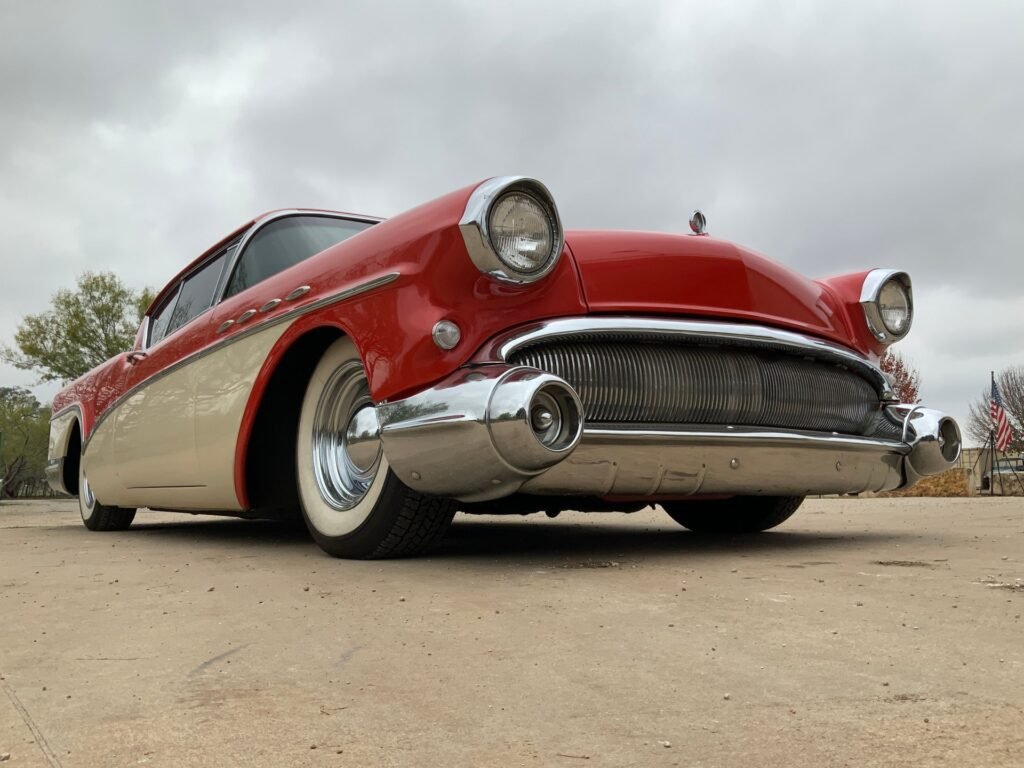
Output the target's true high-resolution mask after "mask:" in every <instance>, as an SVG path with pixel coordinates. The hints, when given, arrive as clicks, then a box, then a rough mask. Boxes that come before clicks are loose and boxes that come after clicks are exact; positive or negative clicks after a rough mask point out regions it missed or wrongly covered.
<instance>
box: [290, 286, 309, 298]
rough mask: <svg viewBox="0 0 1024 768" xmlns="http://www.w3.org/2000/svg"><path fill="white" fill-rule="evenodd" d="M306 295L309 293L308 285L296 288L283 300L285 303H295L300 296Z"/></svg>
mask: <svg viewBox="0 0 1024 768" xmlns="http://www.w3.org/2000/svg"><path fill="white" fill-rule="evenodd" d="M307 293H309V286H308V285H300V286H299V287H298V288H295V289H294V290H292V292H291V293H289V294H288V295H287V296H285V297H284V300H285V301H295V300H296V299H297V298H299V297H300V296H305V295H306V294H307Z"/></svg>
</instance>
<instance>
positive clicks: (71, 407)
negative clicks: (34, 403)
mask: <svg viewBox="0 0 1024 768" xmlns="http://www.w3.org/2000/svg"><path fill="white" fill-rule="evenodd" d="M70 411H75V412H77V413H78V420H79V422H81V421H82V406H80V405H79V404H78V403H71V404H70V405H65V406H64V407H63V408H61V409H60V410H59V411H54V412H52V413H51V414H50V423H51V424H52V423H53V422H54V420H55V419H59V418H60V417H61V416H63V415H64V414H65V413H69V412H70Z"/></svg>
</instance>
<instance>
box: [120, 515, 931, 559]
mask: <svg viewBox="0 0 1024 768" xmlns="http://www.w3.org/2000/svg"><path fill="white" fill-rule="evenodd" d="M577 519H578V518H577ZM122 535H126V536H128V537H146V538H149V539H161V540H163V541H165V542H167V543H175V544H187V545H189V546H204V545H214V546H217V547H219V548H230V549H237V548H248V549H252V548H263V547H265V548H267V549H270V548H271V547H273V548H281V547H286V548H288V549H289V550H300V549H308V551H309V553H310V554H311V555H317V556H324V557H326V555H322V553H321V552H320V550H319V549H318V548H317V547H316V545H315V544H314V543H313V541H312V539H311V537H310V535H309V533H308V532H307V531H306V529H305V528H304V527H303V526H302V525H298V524H284V523H277V522H272V521H264V520H240V519H236V518H223V519H211V518H209V517H202V518H197V519H189V518H183V519H182V520H181V521H180V522H179V521H167V520H160V521H154V522H152V523H148V522H146V521H145V516H144V514H142V515H139V516H138V517H137V518H136V520H135V523H134V525H133V526H132V528H131V530H130V531H128V532H127V533H126V534H122ZM920 538H921V536H920V532H916V533H911V532H900V531H851V532H836V531H828V532H825V531H814V530H808V529H807V528H806V527H805V528H801V527H799V526H798V525H794V526H793V528H792V529H790V530H787V528H786V527H785V526H783V527H781V528H778V529H776V530H773V531H768V532H765V533H760V534H750V535H732V536H712V535H704V534H696V533H692V532H690V531H687V530H685V529H683V528H674V527H661V526H656V525H652V526H645V527H641V526H637V525H635V524H632V523H629V522H627V518H625V517H620V516H617V515H609V516H608V517H607V518H606V519H604V520H601V521H600V522H596V523H595V522H591V521H589V520H588V521H587V522H586V523H585V524H580V523H579V522H573V521H572V519H571V518H569V519H566V520H564V521H563V520H548V519H546V518H543V517H541V516H531V517H529V518H521V519H512V520H510V519H507V518H506V519H495V518H477V517H471V516H468V515H458V516H456V519H455V522H454V523H453V524H452V527H451V529H450V530H449V531H448V534H447V535H446V536H445V537H444V539H442V541H441V542H440V543H439V544H438V545H437V546H436V547H435V548H434V549H432V550H431V551H430V552H429V553H428V554H427V555H425V556H424V559H428V560H431V561H437V560H449V561H459V562H468V561H473V560H478V561H480V562H489V563H495V562H497V561H496V560H495V558H501V557H504V556H507V557H515V558H517V559H522V558H529V559H540V560H552V559H554V560H558V561H561V560H566V561H581V562H582V563H583V564H582V565H580V567H588V564H589V567H601V566H602V565H605V564H606V563H605V561H607V563H615V562H619V561H624V560H634V559H649V558H652V557H672V558H677V559H678V558H684V559H685V558H693V557H707V556H712V557H714V556H717V555H721V554H726V553H727V554H729V555H730V556H736V555H737V554H740V555H751V554H756V553H759V552H774V553H778V552H792V553H798V552H800V551H803V550H811V549H814V548H819V549H822V548H824V549H826V550H827V548H828V547H830V546H837V545H840V546H843V547H844V548H848V547H850V546H855V547H858V548H860V547H865V548H872V549H879V548H885V547H889V546H892V545H893V544H896V543H900V542H901V541H909V540H911V539H913V540H915V541H919V540H920ZM566 567H571V566H566Z"/></svg>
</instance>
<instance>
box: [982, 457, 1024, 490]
mask: <svg viewBox="0 0 1024 768" xmlns="http://www.w3.org/2000/svg"><path fill="white" fill-rule="evenodd" d="M993 474H995V476H996V478H997V480H996V483H997V484H1002V485H1005V484H1006V483H1008V482H1009V483H1018V482H1019V483H1024V458H1016V459H1013V458H1007V459H996V465H995V469H994V471H993V472H986V473H985V474H983V475H982V476H981V490H983V491H987V490H988V489H989V488H991V487H992V475H993ZM1014 475H1016V476H1017V478H1019V480H1017V479H1014Z"/></svg>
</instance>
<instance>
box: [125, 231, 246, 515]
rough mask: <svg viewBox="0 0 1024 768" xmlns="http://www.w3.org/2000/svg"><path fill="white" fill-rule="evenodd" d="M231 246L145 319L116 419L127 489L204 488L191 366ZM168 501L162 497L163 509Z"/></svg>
mask: <svg viewBox="0 0 1024 768" xmlns="http://www.w3.org/2000/svg"><path fill="white" fill-rule="evenodd" d="M234 247H236V246H235V245H234V244H233V245H232V246H229V247H228V248H225V249H223V250H222V251H220V252H219V253H217V254H215V255H214V256H213V257H212V258H210V259H208V260H206V261H205V262H204V263H202V264H200V265H199V266H198V267H197V268H196V269H195V270H193V271H192V272H191V273H190V274H188V275H186V276H185V277H184V278H182V279H181V280H180V281H179V283H178V285H177V286H176V287H175V288H174V289H173V290H171V291H169V292H167V294H166V297H165V299H164V300H163V302H162V303H161V304H160V306H159V307H158V308H157V309H156V310H155V311H154V312H153V314H152V315H151V317H150V328H149V332H148V334H147V338H146V339H145V348H144V349H143V350H142V351H141V352H139V353H136V355H135V356H134V358H133V359H134V364H133V365H132V366H131V367H130V369H129V370H128V372H127V378H126V382H125V391H126V393H127V395H126V397H125V399H124V401H123V402H122V403H121V404H120V405H119V406H118V408H117V413H116V415H115V419H116V421H115V424H114V458H115V461H116V464H117V467H118V469H117V472H118V478H119V480H120V483H121V485H122V486H123V488H125V489H127V490H131V489H147V488H148V489H153V488H162V489H189V488H191V489H197V488H201V487H202V486H203V485H204V481H203V478H202V476H201V473H200V471H199V462H198V458H197V453H196V441H195V429H194V424H193V422H194V418H195V403H196V396H195V381H196V376H197V372H196V368H197V366H196V364H197V362H199V360H200V358H201V356H202V354H203V350H204V347H206V346H207V345H208V343H209V341H210V334H209V333H208V330H209V329H208V326H209V323H210V319H211V313H210V312H209V310H210V308H211V307H212V304H213V299H214V295H215V293H216V289H217V285H218V283H219V282H220V278H221V274H222V272H223V270H224V266H225V264H226V262H227V261H228V259H229V258H230V256H231V254H232V253H233V249H234ZM194 496H195V493H194V492H192V493H186V494H184V496H183V498H184V497H194ZM173 497H174V494H171V495H170V497H168V496H167V494H162V495H161V498H162V499H165V500H164V501H162V502H161V503H162V504H164V505H167V501H166V499H167V498H171V499H173Z"/></svg>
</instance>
